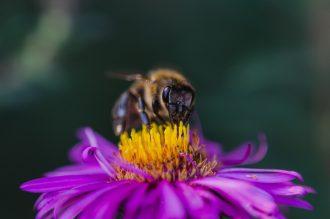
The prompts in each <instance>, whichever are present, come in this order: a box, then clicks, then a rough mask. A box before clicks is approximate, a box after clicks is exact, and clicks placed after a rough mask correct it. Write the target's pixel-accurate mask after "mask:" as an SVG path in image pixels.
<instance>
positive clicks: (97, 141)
mask: <svg viewBox="0 0 330 219" xmlns="http://www.w3.org/2000/svg"><path fill="white" fill-rule="evenodd" d="M78 137H79V138H80V139H81V140H82V141H83V143H85V144H86V145H87V146H90V147H97V148H99V149H100V150H101V151H102V153H103V154H104V155H105V156H113V154H116V153H118V148H117V147H116V146H115V145H114V144H113V143H111V142H109V141H108V140H106V139H105V138H103V137H102V136H101V135H99V134H98V133H96V132H94V131H93V130H92V129H91V128H89V127H86V128H82V129H80V130H79V131H78Z"/></svg>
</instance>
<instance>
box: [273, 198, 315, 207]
mask: <svg viewBox="0 0 330 219" xmlns="http://www.w3.org/2000/svg"><path fill="white" fill-rule="evenodd" d="M275 201H276V203H278V204H280V205H286V206H291V207H296V208H302V209H306V210H313V209H314V208H313V206H312V205H311V204H309V203H308V202H307V201H305V200H301V199H299V198H292V197H282V196H275Z"/></svg>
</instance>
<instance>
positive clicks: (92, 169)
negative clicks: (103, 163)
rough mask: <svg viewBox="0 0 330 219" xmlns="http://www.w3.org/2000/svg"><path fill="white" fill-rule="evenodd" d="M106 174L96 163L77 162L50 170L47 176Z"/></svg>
mask: <svg viewBox="0 0 330 219" xmlns="http://www.w3.org/2000/svg"><path fill="white" fill-rule="evenodd" d="M95 174H105V173H104V171H103V170H102V169H101V168H100V166H98V165H95V164H75V165H70V166H64V167H61V168H58V169H56V170H54V171H52V172H48V173H46V174H45V175H46V176H67V175H95Z"/></svg>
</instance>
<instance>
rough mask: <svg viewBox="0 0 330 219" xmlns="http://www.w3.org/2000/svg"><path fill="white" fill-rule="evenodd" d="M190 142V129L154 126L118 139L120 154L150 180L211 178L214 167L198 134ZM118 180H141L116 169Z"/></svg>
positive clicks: (186, 127)
mask: <svg viewBox="0 0 330 219" xmlns="http://www.w3.org/2000/svg"><path fill="white" fill-rule="evenodd" d="M192 139H193V140H192V141H191V142H190V130H189V126H185V125H183V123H180V124H179V125H172V124H166V125H156V124H152V125H151V127H149V128H148V127H146V126H143V127H142V130H140V131H136V130H134V129H133V130H132V131H131V133H130V134H128V133H123V134H122V135H121V136H120V143H119V151H120V154H121V157H122V158H123V159H124V160H126V161H127V162H129V163H131V164H133V165H135V166H136V167H138V168H140V169H142V170H144V171H145V172H146V173H148V174H150V175H151V176H152V177H153V179H167V180H169V181H173V180H187V179H190V178H197V177H201V176H206V175H212V174H213V173H214V172H215V171H214V168H215V167H216V166H217V162H216V161H215V160H213V161H209V160H208V159H207V156H206V153H205V152H204V150H203V147H202V146H201V145H199V140H198V137H197V135H194V136H193V138H192ZM117 172H118V174H117V175H118V176H117V177H118V178H119V179H138V180H144V179H142V178H141V177H139V176H137V175H136V174H134V173H130V172H127V171H124V170H122V169H118V171H117Z"/></svg>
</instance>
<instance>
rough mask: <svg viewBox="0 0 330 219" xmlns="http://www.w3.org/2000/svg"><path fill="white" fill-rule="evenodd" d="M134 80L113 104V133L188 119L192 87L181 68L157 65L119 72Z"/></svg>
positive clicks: (117, 133) (192, 94) (192, 96)
mask: <svg viewBox="0 0 330 219" xmlns="http://www.w3.org/2000/svg"><path fill="white" fill-rule="evenodd" d="M122 77H124V79H126V80H129V81H133V84H132V85H131V86H130V87H129V89H128V90H127V91H125V92H124V93H122V94H121V96H120V97H119V98H118V100H117V101H116V103H115V105H114V107H113V108H112V119H113V129H114V132H115V134H116V135H120V134H121V133H123V132H124V131H128V130H130V129H132V128H138V127H141V125H143V124H145V125H147V126H149V125H150V124H151V123H153V122H155V123H158V124H162V123H166V122H170V123H172V124H178V123H179V122H180V121H182V122H183V123H185V124H186V123H188V122H189V119H190V117H191V114H192V112H193V110H194V103H195V89H194V87H193V86H192V85H191V83H190V82H189V81H188V80H187V78H185V77H184V76H183V75H182V74H181V73H180V72H178V71H175V70H171V69H157V70H153V71H150V72H149V73H148V74H147V75H141V74H135V75H126V76H122Z"/></svg>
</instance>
